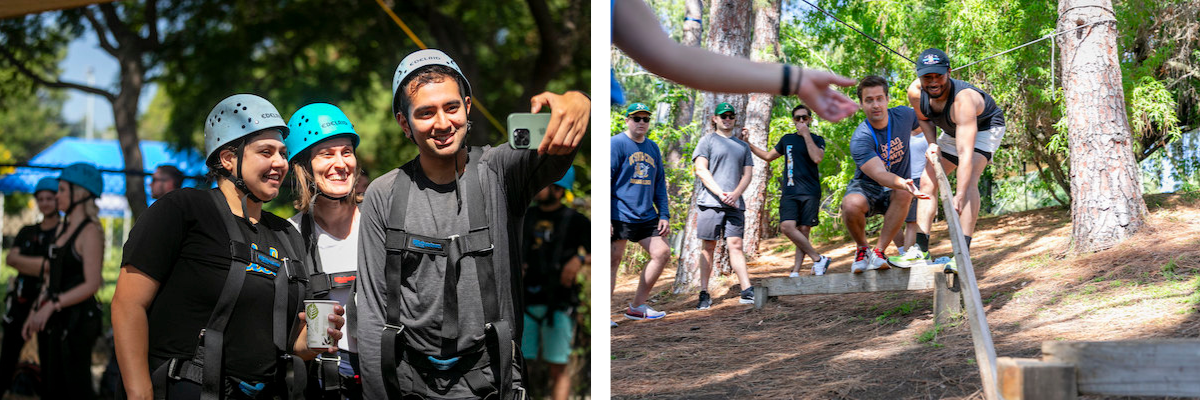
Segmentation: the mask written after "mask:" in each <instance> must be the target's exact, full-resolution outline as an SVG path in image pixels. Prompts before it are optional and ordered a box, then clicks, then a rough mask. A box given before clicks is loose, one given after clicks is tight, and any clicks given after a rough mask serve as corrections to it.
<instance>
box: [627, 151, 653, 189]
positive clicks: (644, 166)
mask: <svg viewBox="0 0 1200 400" xmlns="http://www.w3.org/2000/svg"><path fill="white" fill-rule="evenodd" d="M654 164H655V163H654V157H651V156H650V155H649V154H646V153H644V152H640V151H639V152H637V153H633V154H631V155H630V156H629V165H632V166H633V168H634V169H633V177H632V178H630V179H629V183H632V184H634V185H651V184H653V180H651V179H650V171H651V170H652V169H653V168H654Z"/></svg>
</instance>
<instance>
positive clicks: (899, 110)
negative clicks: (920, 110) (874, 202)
mask: <svg viewBox="0 0 1200 400" xmlns="http://www.w3.org/2000/svg"><path fill="white" fill-rule="evenodd" d="M887 112H888V127H889V128H890V129H891V133H890V135H889V133H888V128H884V129H883V130H878V129H875V128H874V127H872V126H871V122H870V121H867V120H863V122H862V123H860V124H858V127H857V128H855V129H854V134H852V135H851V136H850V156H851V157H853V158H854V164H855V165H857V166H858V169H857V170H855V171H854V179H859V180H863V181H867V182H870V183H874V184H879V183H878V182H875V180H874V179H871V177H869V176H867V174H865V173H863V171H862V166H863V164H866V163H867V161H871V159H872V158H879V161H882V162H883V164H884V167H885V168H887V170H888V171H889V172H891V173H893V174H896V175H897V176H899V177H901V178H908V176H909V175H908V174H909V172H910V169H909V161H910V160H911V158H912V157H910V154H909V153H910V151H909V148H908V146H909V141H910V140H911V138H912V131H913V130H915V129H917V127H918V126H919V125H917V113H916V112H915V111H913V109H912V107H908V106H897V107H892V108H889V109H888V110H887ZM889 136H890V137H889ZM880 186H883V185H880Z"/></svg>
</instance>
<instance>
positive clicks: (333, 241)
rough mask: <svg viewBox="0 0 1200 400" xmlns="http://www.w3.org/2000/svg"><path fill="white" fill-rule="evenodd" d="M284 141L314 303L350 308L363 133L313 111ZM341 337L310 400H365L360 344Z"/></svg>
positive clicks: (317, 106) (329, 113)
mask: <svg viewBox="0 0 1200 400" xmlns="http://www.w3.org/2000/svg"><path fill="white" fill-rule="evenodd" d="M288 130H290V131H291V134H289V135H288V137H287V139H285V143H286V144H287V147H288V150H289V151H290V152H291V155H290V156H289V157H288V162H289V163H291V170H292V178H293V183H294V185H295V186H294V188H295V193H296V196H297V198H296V201H295V202H294V204H295V206H296V210H297V211H299V212H298V213H297V214H296V215H295V216H293V217H292V218H289V219H288V221H289V222H291V223H292V225H293V226H295V227H296V229H297V230H299V231H300V235H301V237H303V238H304V245H305V249H306V250H307V252H308V255H309V257H310V258H311V260H312V265H313V267H314V268H313V271H314V272H316V273H315V274H314V275H313V276H311V277H310V279H309V288H310V295H312V296H313V297H316V298H321V299H329V300H335V301H337V302H338V303H340V304H341V305H342V306H343V307H345V306H347V305H348V304H349V303H350V299H351V289H352V287H353V284H354V281H355V279H357V272H358V216H359V212H358V203H359V201H361V198H362V195H360V194H358V192H357V190H355V189H356V181H357V180H358V178H359V176H360V175H359V174H360V171H359V169H358V159H357V158H356V157H355V153H354V151H355V148H357V147H358V141H359V137H358V133H357V132H355V131H354V124H352V123H350V119H349V118H347V117H346V114H345V113H343V112H342V110H341V109H339V108H337V106H334V105H332V104H326V103H314V104H309V105H307V106H304V107H301V108H300V109H299V110H297V111H296V113H295V114H292V118H291V119H290V120H288ZM346 332H347V331H346V329H345V327H343V329H342V333H343V335H342V339H341V340H340V341H338V346H337V350H338V351H337V353H336V355H334V354H323V355H321V356H320V358H318V359H317V361H316V362H315V363H313V365H312V367H311V368H310V370H311V373H310V374H309V379H310V380H309V387H310V389H311V390H310V391H309V393H308V397H309V398H321V399H341V398H348V399H359V398H362V391H361V389H360V387H359V385H358V384H357V382H356V381H355V379H354V376H355V375H358V346H357V341H356V340H355V339H354V338H352V337H350V336H349V335H347V334H346Z"/></svg>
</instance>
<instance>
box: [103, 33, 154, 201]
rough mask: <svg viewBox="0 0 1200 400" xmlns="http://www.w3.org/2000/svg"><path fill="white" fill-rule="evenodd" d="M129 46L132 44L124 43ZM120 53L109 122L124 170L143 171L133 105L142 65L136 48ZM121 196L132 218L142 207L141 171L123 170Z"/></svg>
mask: <svg viewBox="0 0 1200 400" xmlns="http://www.w3.org/2000/svg"><path fill="white" fill-rule="evenodd" d="M126 46H130V47H132V45H128V44H127V45H126ZM131 53H132V54H122V55H121V56H120V57H119V59H118V61H119V62H120V64H121V91H120V92H118V93H117V97H116V99H115V100H114V101H113V103H112V108H113V125H114V127H115V128H116V130H117V143H119V144H120V146H121V158H122V159H123V160H124V161H125V170H126V171H138V172H142V171H145V170H146V168H145V167H144V165H143V163H142V148H141V145H140V143H141V140H140V139H139V138H138V120H137V111H138V109H137V106H138V98H140V97H141V94H142V86H143V85H144V84H145V79H146V78H145V67H143V66H142V63H141V61H140V58H141V57H142V56H143V54H142V52H140V51H133V52H131ZM125 199H126V200H127V201H128V202H129V211H130V212H131V213H132V214H133V219H134V220H135V221H136V220H137V219H138V217H140V216H141V215H142V212H143V211H146V207H147V206H146V178H145V176H143V175H141V174H125Z"/></svg>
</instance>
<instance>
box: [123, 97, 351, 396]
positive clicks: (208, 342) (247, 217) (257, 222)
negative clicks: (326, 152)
mask: <svg viewBox="0 0 1200 400" xmlns="http://www.w3.org/2000/svg"><path fill="white" fill-rule="evenodd" d="M287 134H288V129H287V125H286V124H285V122H284V120H283V118H282V117H281V116H280V115H279V112H278V111H277V110H276V108H275V106H274V105H272V104H271V103H270V102H268V101H267V100H266V99H263V98H261V97H258V96H255V95H251V94H238V95H233V96H230V97H228V98H226V99H224V100H222V101H221V102H220V103H218V104H217V105H216V107H214V108H213V110H212V111H211V112H209V115H208V118H207V119H206V120H205V124H204V138H205V148H206V150H207V164H208V166H209V174H210V176H213V177H215V180H216V183H217V188H216V189H213V190H198V189H191V188H184V189H179V190H176V191H172V192H170V193H168V194H166V195H165V196H163V197H162V198H160V199H158V201H156V202H155V203H154V204H153V205H151V206H150V208H149V209H147V210H146V212H145V213H144V214H142V216H141V218H139V219H138V223H137V225H135V226H134V227H133V230H132V231H130V233H129V240H128V241H126V243H125V251H124V254H123V260H122V261H121V265H122V267H121V275H120V277H119V278H118V279H117V290H116V293H115V294H114V295H113V303H112V315H113V317H112V320H113V334H114V341H115V344H116V350H117V361H118V363H119V364H120V365H121V379H122V382H123V383H124V387H125V392H126V394H127V395H128V397H129V398H134V399H149V398H152V397H155V398H161V397H166V398H167V399H201V398H202V399H219V398H233V399H245V398H252V399H277V398H285V397H291V398H301V397H302V396H303V393H302V392H303V387H304V386H305V385H304V383H303V380H304V379H303V378H305V377H306V374H305V373H304V372H303V363H302V362H301V358H303V357H304V355H307V354H311V353H312V351H311V350H310V349H308V348H307V340H306V338H305V337H304V336H303V335H299V334H300V325H302V324H301V323H300V322H301V321H300V320H298V319H297V315H299V314H300V310H301V307H302V302H301V300H302V299H303V298H304V296H305V295H306V293H307V287H306V283H305V282H306V281H307V278H308V275H307V272H306V271H305V270H306V267H305V266H304V265H303V264H304V263H307V261H306V258H307V257H306V256H305V254H304V252H303V248H302V247H301V246H302V241H301V240H299V239H300V238H299V237H298V235H296V234H295V231H294V230H293V229H292V227H291V226H290V225H289V224H288V223H287V222H286V221H285V220H284V219H282V218H279V217H277V216H275V215H273V214H271V213H270V212H267V211H265V210H263V209H262V203H263V202H264V201H270V200H272V199H274V198H275V197H276V196H278V194H279V187H280V186H281V185H282V184H283V178H284V176H285V175H286V174H287V170H288V164H287V149H286V147H285V146H284V143H283V140H284V138H285V137H286V136H287ZM301 260H305V261H304V262H303V263H302V262H301ZM335 313H337V314H341V310H340V307H338V308H335ZM327 318H328V319H329V321H330V325H331V326H333V327H335V328H333V329H329V331H328V332H327V333H328V334H329V335H330V336H331V337H333V338H335V339H337V338H340V337H341V331H339V330H338V328H340V327H341V326H342V324H343V323H344V321H343V319H342V317H341V316H340V315H329V316H327ZM197 338H199V340H197ZM296 355H301V357H296ZM313 355H315V354H313ZM293 374H294V376H295V380H294V381H290V380H289V379H285V377H287V376H290V375H293Z"/></svg>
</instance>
